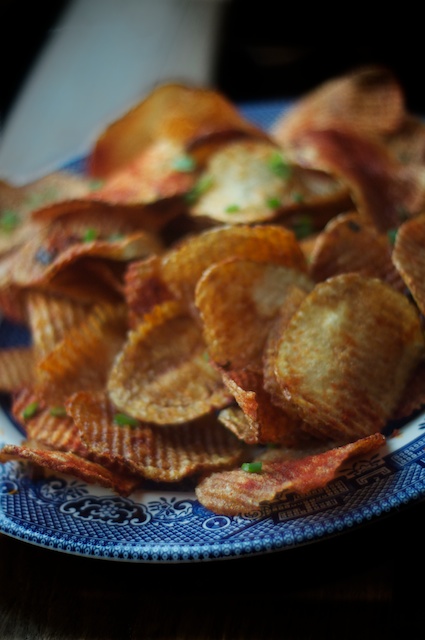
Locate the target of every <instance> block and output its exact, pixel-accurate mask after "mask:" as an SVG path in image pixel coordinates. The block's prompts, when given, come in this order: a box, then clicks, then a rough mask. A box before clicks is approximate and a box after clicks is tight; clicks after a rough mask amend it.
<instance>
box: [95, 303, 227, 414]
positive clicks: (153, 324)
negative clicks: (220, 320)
mask: <svg viewBox="0 0 425 640" xmlns="http://www.w3.org/2000/svg"><path fill="white" fill-rule="evenodd" d="M107 389H108V393H109V396H110V398H111V400H112V401H113V402H114V404H115V405H116V406H117V407H118V408H119V409H120V410H122V411H124V412H126V413H129V414H130V415H131V416H134V417H135V418H139V419H140V420H142V421H146V422H153V423H155V424H159V425H167V424H181V423H182V422H187V421H190V420H194V419H195V418H199V417H201V416H203V415H205V414H207V413H210V412H211V411H213V410H214V409H221V408H223V407H224V406H226V404H228V403H229V400H230V395H229V393H228V391H227V390H226V388H225V386H224V384H223V382H222V379H221V376H220V374H219V373H218V372H217V371H216V369H215V368H214V367H213V366H212V365H211V363H210V362H209V359H208V354H207V349H206V345H205V342H204V338H203V335H202V329H201V327H200V325H199V324H198V322H197V321H196V320H195V319H194V318H193V316H192V315H190V313H188V311H187V309H186V308H185V307H184V306H182V305H181V304H180V303H179V302H178V301H169V302H165V303H163V304H162V305H157V306H156V307H155V308H154V309H153V311H152V313H150V314H147V315H146V316H145V317H144V319H143V320H142V322H141V323H140V324H139V325H138V326H137V327H136V328H135V329H134V330H132V331H130V332H129V334H128V337H127V341H126V343H125V344H124V346H123V348H122V349H121V351H120V353H119V354H118V355H117V357H116V359H115V362H114V365H113V367H112V369H111V371H110V373H109V376H108V381H107Z"/></svg>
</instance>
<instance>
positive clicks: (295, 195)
mask: <svg viewBox="0 0 425 640" xmlns="http://www.w3.org/2000/svg"><path fill="white" fill-rule="evenodd" d="M292 200H293V201H294V202H296V203H297V204H301V202H304V196H303V194H302V193H300V192H299V191H296V192H295V193H293V194H292Z"/></svg>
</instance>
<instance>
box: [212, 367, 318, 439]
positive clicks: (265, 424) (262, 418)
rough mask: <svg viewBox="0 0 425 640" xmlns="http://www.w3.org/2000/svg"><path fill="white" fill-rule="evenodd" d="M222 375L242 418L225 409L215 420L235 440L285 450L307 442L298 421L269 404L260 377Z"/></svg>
mask: <svg viewBox="0 0 425 640" xmlns="http://www.w3.org/2000/svg"><path fill="white" fill-rule="evenodd" d="M222 375H223V380H224V383H225V384H226V386H227V388H228V389H229V391H230V392H231V393H232V395H233V397H234V398H235V400H236V402H237V403H238V405H239V407H240V409H241V411H242V413H243V417H242V416H241V415H240V414H239V412H237V411H236V410H235V407H227V408H225V409H222V411H221V412H220V414H219V420H220V422H222V423H223V424H224V425H225V426H226V427H227V428H228V429H230V431H232V432H233V433H234V434H235V435H237V436H238V438H240V439H241V440H243V441H244V442H246V443H247V444H275V443H280V444H284V445H286V446H288V447H295V446H299V445H301V444H305V442H306V441H307V440H311V438H309V437H308V436H307V435H306V433H305V432H304V431H303V430H302V429H301V427H300V424H301V420H300V419H299V418H297V417H296V416H295V417H294V416H292V415H290V414H287V413H286V412H285V411H284V409H282V408H281V407H279V406H277V405H275V404H273V402H272V400H271V397H270V395H269V393H268V392H267V391H266V390H265V388H264V384H263V382H264V381H263V377H262V375H261V374H259V373H257V372H254V371H249V370H240V371H230V372H223V373H222Z"/></svg>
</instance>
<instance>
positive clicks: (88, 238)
mask: <svg viewBox="0 0 425 640" xmlns="http://www.w3.org/2000/svg"><path fill="white" fill-rule="evenodd" d="M96 238H97V231H96V229H92V228H90V229H86V231H85V232H84V234H83V242H93V240H96Z"/></svg>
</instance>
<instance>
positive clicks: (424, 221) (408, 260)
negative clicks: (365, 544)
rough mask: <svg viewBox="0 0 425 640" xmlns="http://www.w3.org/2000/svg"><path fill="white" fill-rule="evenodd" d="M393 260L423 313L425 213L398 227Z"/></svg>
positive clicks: (424, 301)
mask: <svg viewBox="0 0 425 640" xmlns="http://www.w3.org/2000/svg"><path fill="white" fill-rule="evenodd" d="M392 259H393V262H394V264H395V266H396V268H397V270H398V272H399V273H400V275H401V277H402V278H403V281H404V282H405V284H406V286H407V287H408V289H409V291H410V293H411V294H412V296H413V298H414V299H415V302H416V304H417V305H418V307H419V309H420V310H421V312H422V313H425V214H421V215H419V216H417V217H415V218H412V219H411V220H406V222H404V223H403V224H402V225H401V226H400V227H399V229H398V232H397V235H396V237H395V243H394V249H393V253H392Z"/></svg>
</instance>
